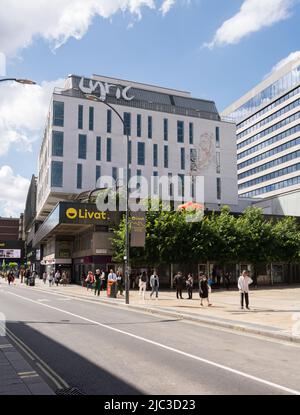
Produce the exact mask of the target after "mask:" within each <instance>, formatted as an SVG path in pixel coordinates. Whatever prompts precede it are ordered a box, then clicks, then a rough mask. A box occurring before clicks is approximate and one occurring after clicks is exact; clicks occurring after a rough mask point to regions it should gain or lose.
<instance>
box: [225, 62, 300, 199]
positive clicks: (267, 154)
mask: <svg viewBox="0 0 300 415" xmlns="http://www.w3.org/2000/svg"><path fill="white" fill-rule="evenodd" d="M222 116H223V117H229V118H230V119H232V120H233V121H235V122H236V124H237V163H238V166H237V167H238V192H239V197H240V198H260V199H264V198H268V197H273V196H278V195H281V194H283V193H286V192H289V191H295V190H298V189H300V59H299V60H298V61H293V62H289V63H287V64H286V65H285V66H283V67H281V68H280V69H279V70H277V71H276V72H273V73H271V74H270V75H269V76H268V77H267V78H266V79H264V81H263V82H261V83H260V84H259V85H257V86H256V87H255V88H253V89H252V90H251V91H249V92H248V93H247V94H246V95H244V96H243V97H242V98H240V99H239V100H237V101H236V102H235V103H233V104H232V105H230V106H229V107H228V108H226V109H225V110H224V111H223V113H222Z"/></svg>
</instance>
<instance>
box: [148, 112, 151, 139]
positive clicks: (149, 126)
mask: <svg viewBox="0 0 300 415" xmlns="http://www.w3.org/2000/svg"><path fill="white" fill-rule="evenodd" d="M148 138H152V117H151V116H149V117H148Z"/></svg>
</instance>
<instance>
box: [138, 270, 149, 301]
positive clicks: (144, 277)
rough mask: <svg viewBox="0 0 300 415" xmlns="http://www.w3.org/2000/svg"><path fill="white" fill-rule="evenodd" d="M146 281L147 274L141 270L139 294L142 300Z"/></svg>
mask: <svg viewBox="0 0 300 415" xmlns="http://www.w3.org/2000/svg"><path fill="white" fill-rule="evenodd" d="M147 282H148V278H147V274H146V272H145V271H143V272H142V273H141V275H140V278H139V288H140V289H139V296H142V297H143V300H145V293H146V290H147Z"/></svg>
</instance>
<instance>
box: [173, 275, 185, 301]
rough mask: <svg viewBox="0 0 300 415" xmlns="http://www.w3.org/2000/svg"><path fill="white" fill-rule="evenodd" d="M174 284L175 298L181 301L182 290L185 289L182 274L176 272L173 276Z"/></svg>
mask: <svg viewBox="0 0 300 415" xmlns="http://www.w3.org/2000/svg"><path fill="white" fill-rule="evenodd" d="M174 284H175V286H176V297H177V298H178V299H179V298H181V300H182V299H183V298H182V290H183V289H184V287H185V278H184V276H183V275H182V272H178V273H177V274H176V275H175V278H174Z"/></svg>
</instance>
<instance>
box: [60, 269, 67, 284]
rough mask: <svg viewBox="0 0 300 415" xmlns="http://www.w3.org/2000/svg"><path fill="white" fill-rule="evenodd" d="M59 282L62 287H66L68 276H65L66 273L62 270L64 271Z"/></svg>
mask: <svg viewBox="0 0 300 415" xmlns="http://www.w3.org/2000/svg"><path fill="white" fill-rule="evenodd" d="M60 283H61V284H62V285H63V286H64V287H66V285H67V283H68V277H67V273H66V271H64V272H63V273H62V275H61V280H60Z"/></svg>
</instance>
